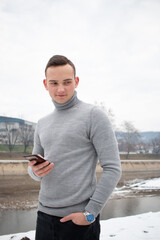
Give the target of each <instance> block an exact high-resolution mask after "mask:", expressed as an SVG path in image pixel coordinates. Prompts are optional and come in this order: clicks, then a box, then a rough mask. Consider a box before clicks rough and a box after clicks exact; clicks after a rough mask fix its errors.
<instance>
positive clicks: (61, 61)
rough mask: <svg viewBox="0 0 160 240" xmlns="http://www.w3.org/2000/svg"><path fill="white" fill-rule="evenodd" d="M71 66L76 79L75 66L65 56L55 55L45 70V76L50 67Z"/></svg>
mask: <svg viewBox="0 0 160 240" xmlns="http://www.w3.org/2000/svg"><path fill="white" fill-rule="evenodd" d="M66 64H69V65H70V66H71V67H72V68H73V72H74V77H76V68H75V66H74V64H73V63H72V62H71V61H70V60H69V59H68V58H66V57H65V56H62V55H54V56H53V57H51V58H50V59H49V61H48V63H47V66H46V68H45V75H46V72H47V69H48V68H49V67H52V66H53V67H57V66H63V65H66Z"/></svg>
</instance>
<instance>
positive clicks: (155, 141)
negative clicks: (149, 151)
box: [152, 134, 160, 154]
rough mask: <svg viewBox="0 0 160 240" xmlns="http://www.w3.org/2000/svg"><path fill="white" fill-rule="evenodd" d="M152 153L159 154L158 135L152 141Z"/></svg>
mask: <svg viewBox="0 0 160 240" xmlns="http://www.w3.org/2000/svg"><path fill="white" fill-rule="evenodd" d="M152 146H153V153H154V154H160V134H159V135H158V136H157V137H155V138H154V139H153V140H152Z"/></svg>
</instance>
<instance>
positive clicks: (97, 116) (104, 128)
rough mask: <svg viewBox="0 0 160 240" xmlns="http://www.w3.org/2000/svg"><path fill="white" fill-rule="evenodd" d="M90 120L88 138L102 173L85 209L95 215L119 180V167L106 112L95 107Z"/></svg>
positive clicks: (116, 146) (115, 143)
mask: <svg viewBox="0 0 160 240" xmlns="http://www.w3.org/2000/svg"><path fill="white" fill-rule="evenodd" d="M90 121H91V122H90V139H91V141H92V143H93V145H94V148H95V150H96V152H97V155H98V159H99V162H100V165H101V167H102V168H103V173H102V176H101V178H100V180H99V182H98V184H97V186H96V189H95V191H94V193H93V195H92V197H91V199H90V201H89V203H88V204H87V206H86V207H85V209H86V210H87V211H88V212H91V213H93V214H94V215H95V216H97V215H98V214H99V212H100V211H101V209H102V208H103V207H104V205H105V203H106V202H107V200H108V198H109V197H110V195H111V193H112V191H113V190H114V188H115V186H116V185H117V183H118V181H119V178H120V176H121V167H120V158H119V151H118V144H117V141H116V138H115V134H114V132H113V130H112V126H111V123H110V121H109V119H108V117H107V116H106V114H105V113H104V112H103V111H102V110H101V109H99V108H97V107H95V108H93V110H92V111H91V117H90Z"/></svg>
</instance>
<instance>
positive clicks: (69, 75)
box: [43, 64, 79, 103]
mask: <svg viewBox="0 0 160 240" xmlns="http://www.w3.org/2000/svg"><path fill="white" fill-rule="evenodd" d="M43 83H44V86H45V88H46V90H48V92H49V94H50V96H51V98H52V99H53V100H54V101H55V102H57V103H65V102H68V101H69V100H70V99H71V97H72V96H73V94H74V90H75V88H76V87H77V86H78V83H79V78H78V77H76V78H75V77H74V71H73V68H72V67H71V66H70V65H69V64H66V65H63V66H56V67H54V66H52V67H49V68H48V69H47V71H46V79H44V80H43Z"/></svg>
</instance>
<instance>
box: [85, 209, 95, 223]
mask: <svg viewBox="0 0 160 240" xmlns="http://www.w3.org/2000/svg"><path fill="white" fill-rule="evenodd" d="M83 214H84V216H85V218H86V221H87V222H89V223H93V222H94V221H95V216H94V215H93V214H92V213H89V212H87V211H85V212H84V213H83Z"/></svg>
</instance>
